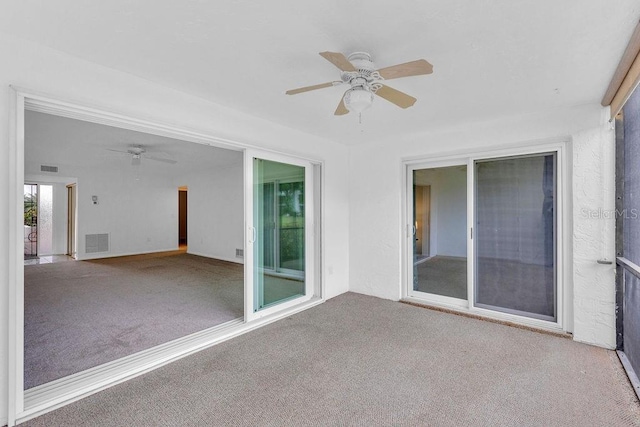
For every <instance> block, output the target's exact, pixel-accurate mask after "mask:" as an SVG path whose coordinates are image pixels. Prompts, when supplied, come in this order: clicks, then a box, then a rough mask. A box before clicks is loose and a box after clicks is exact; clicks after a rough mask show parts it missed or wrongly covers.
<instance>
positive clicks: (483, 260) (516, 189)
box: [474, 153, 557, 321]
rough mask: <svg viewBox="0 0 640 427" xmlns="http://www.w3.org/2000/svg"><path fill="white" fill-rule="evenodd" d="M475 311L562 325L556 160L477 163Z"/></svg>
mask: <svg viewBox="0 0 640 427" xmlns="http://www.w3.org/2000/svg"><path fill="white" fill-rule="evenodd" d="M475 183H476V184H475V187H476V188H475V227H474V228H475V230H474V233H475V275H476V277H475V305H476V306H477V307H481V308H488V309H492V310H496V311H502V312H507V313H512V314H517V315H521V316H527V317H533V318H537V319H543V320H551V321H554V320H555V319H556V309H557V308H556V280H555V278H556V261H555V259H556V256H555V251H556V249H555V238H556V231H555V227H556V155H555V154H553V153H552V154H541V155H531V156H522V157H512V158H505V159H498V160H486V161H484V160H483V161H476V163H475Z"/></svg>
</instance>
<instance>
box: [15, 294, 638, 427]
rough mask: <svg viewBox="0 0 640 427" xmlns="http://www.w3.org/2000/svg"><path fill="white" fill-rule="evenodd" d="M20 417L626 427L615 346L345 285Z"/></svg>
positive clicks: (630, 401) (631, 402)
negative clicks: (315, 302)
mask: <svg viewBox="0 0 640 427" xmlns="http://www.w3.org/2000/svg"><path fill="white" fill-rule="evenodd" d="M24 425H25V426H62V425H69V426H306V425H308V426H325V425H331V426H333V425H336V426H346V425H349V426H350V425H358V426H391V425H393V426H404V425H406V426H421V425H429V426H505V425H506V426H580V427H583V426H627V425H640V407H639V405H638V401H637V399H636V397H635V394H634V392H633V390H632V388H631V386H630V385H629V383H628V380H627V379H626V377H625V374H624V371H623V370H622V367H621V365H620V363H619V361H618V359H617V356H616V354H615V352H612V351H608V350H604V349H601V348H597V347H592V346H587V345H584V344H579V343H576V342H573V341H571V340H569V339H566V338H561V337H557V336H552V335H548V334H542V333H537V332H531V331H528V330H523V329H518V328H513V327H509V326H505V325H500V324H496V323H490V322H483V321H480V320H476V319H470V318H466V317H462V316H456V315H454V314H449V313H441V312H437V311H431V310H428V309H424V308H419V307H414V306H410V305H406V304H402V303H398V302H392V301H386V300H381V299H377V298H373V297H367V296H363V295H358V294H353V293H348V294H344V295H341V296H339V297H336V298H334V299H331V300H329V301H327V302H326V303H325V304H322V305H320V306H318V307H316V308H313V309H310V310H307V311H304V312H302V313H299V314H297V315H294V316H291V317H289V318H286V319H283V320H281V321H278V322H275V323H273V324H270V325H267V326H265V327H262V328H259V329H257V330H254V331H252V332H249V333H247V334H245V335H242V336H240V337H237V338H234V339H232V340H230V341H226V342H224V343H221V344H219V345H217V346H214V347H212V348H209V349H207V350H203V351H201V352H199V353H196V354H194V355H191V356H189V357H186V358H184V359H181V360H178V361H176V362H174V363H171V364H169V365H166V366H164V367H162V368H159V369H157V370H155V371H152V372H149V373H147V374H145V375H142V376H140V377H137V378H134V379H132V380H130V381H128V382H125V383H122V384H119V385H117V386H114V387H112V388H109V389H107V390H104V391H102V392H100V393H97V394H95V395H92V396H89V397H87V398H85V399H83V400H81V401H78V402H75V403H72V404H70V405H68V406H65V407H63V408H60V409H58V410H56V411H53V412H51V413H48V414H45V415H43V416H41V417H39V418H36V419H34V420H31V421H29V422H27V423H25V424H24Z"/></svg>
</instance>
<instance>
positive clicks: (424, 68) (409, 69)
mask: <svg viewBox="0 0 640 427" xmlns="http://www.w3.org/2000/svg"><path fill="white" fill-rule="evenodd" d="M320 55H321V56H322V57H323V58H325V59H326V60H327V61H329V62H331V63H332V64H333V65H335V66H336V67H338V69H340V71H342V73H341V74H340V80H337V81H332V82H327V83H321V84H318V85H313V86H306V87H301V88H299V89H292V90H288V91H287V92H286V94H287V95H296V94H298V93H303V92H309V91H312V90H317V89H323V88H327V87H332V86H339V85H343V84H348V85H350V86H351V87H350V88H349V89H347V91H346V92H345V93H344V94H343V95H342V99H341V100H340V103H339V104H338V108H337V109H336V111H335V113H334V114H335V115H336V116H341V115H344V114H347V113H349V111H353V112H355V113H358V114H362V112H363V111H364V110H366V109H367V108H369V107H371V104H372V103H373V98H374V95H378V96H379V97H381V98H384V99H386V100H387V101H389V102H391V103H393V104H395V105H397V106H398V107H400V108H409V107H411V106H412V105H413V104H415V102H416V101H417V100H416V98H414V97H413V96H410V95H407V94H406V93H404V92H401V91H399V90H397V89H393V88H391V87H389V86H387V85H385V84H383V82H384V81H386V80H392V79H398V78H400V77H409V76H419V75H423V74H431V73H432V72H433V66H432V65H431V64H430V63H428V62H427V61H426V60H424V59H418V60H416V61H411V62H406V63H404V64H398V65H394V66H391V67H386V68H381V69H379V70H376V69H375V66H374V64H373V61H372V60H371V55H369V54H368V53H365V52H355V53H352V54H351V55H349V56H348V57H345V56H344V55H343V54H342V53H337V52H320Z"/></svg>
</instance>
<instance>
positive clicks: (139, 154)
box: [106, 145, 177, 166]
mask: <svg viewBox="0 0 640 427" xmlns="http://www.w3.org/2000/svg"><path fill="white" fill-rule="evenodd" d="M106 150H107V151H113V152H115V153H121V154H126V155H129V156H131V165H132V166H139V165H140V163H141V162H142V158H144V159H145V160H154V161H156V162H163V163H169V164H172V165H173V164H175V163H177V162H176V161H175V160H173V159H170V158H168V156H167V154H166V153H163V152H161V151H158V152H155V153H154V154H155V155H150V154H149V151H148V150H147V149H146V148H145V147H144V146H142V145H130V146H129V148H127V149H126V150H114V149H111V148H107V149H106ZM163 155H164V156H167V157H159V156H163Z"/></svg>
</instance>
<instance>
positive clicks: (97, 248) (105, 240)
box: [84, 234, 109, 254]
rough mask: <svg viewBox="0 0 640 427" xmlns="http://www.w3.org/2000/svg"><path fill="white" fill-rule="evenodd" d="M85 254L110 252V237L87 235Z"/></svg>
mask: <svg viewBox="0 0 640 427" xmlns="http://www.w3.org/2000/svg"><path fill="white" fill-rule="evenodd" d="M84 252H85V253H87V254H95V253H98V252H109V235H108V234H85V236H84Z"/></svg>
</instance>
